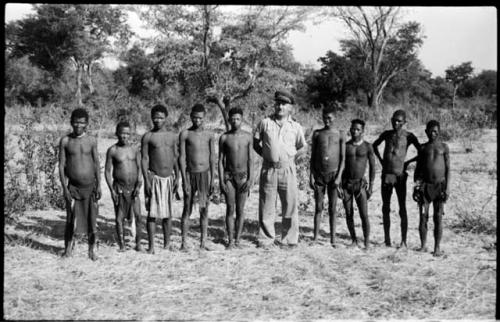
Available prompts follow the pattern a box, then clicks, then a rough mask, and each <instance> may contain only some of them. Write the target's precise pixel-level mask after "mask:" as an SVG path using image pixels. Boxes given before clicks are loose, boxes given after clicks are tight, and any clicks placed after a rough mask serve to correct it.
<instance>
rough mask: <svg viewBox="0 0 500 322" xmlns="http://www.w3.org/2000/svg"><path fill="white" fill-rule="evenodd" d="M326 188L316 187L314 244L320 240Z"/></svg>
mask: <svg viewBox="0 0 500 322" xmlns="http://www.w3.org/2000/svg"><path fill="white" fill-rule="evenodd" d="M325 188H326V187H325V186H322V185H317V184H315V185H314V203H315V211H314V236H313V242H317V241H318V238H319V228H320V225H321V217H322V216H323V208H324V205H323V201H324V199H325V190H326V189H325Z"/></svg>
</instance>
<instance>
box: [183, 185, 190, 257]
mask: <svg viewBox="0 0 500 322" xmlns="http://www.w3.org/2000/svg"><path fill="white" fill-rule="evenodd" d="M192 211H193V192H191V194H190V195H184V209H183V210H182V218H181V230H182V243H181V250H186V249H187V245H186V239H187V232H188V230H189V216H191V212H192Z"/></svg>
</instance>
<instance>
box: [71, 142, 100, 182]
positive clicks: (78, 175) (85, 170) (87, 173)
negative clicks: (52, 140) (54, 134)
mask: <svg viewBox="0 0 500 322" xmlns="http://www.w3.org/2000/svg"><path fill="white" fill-rule="evenodd" d="M63 140H64V142H63V148H64V154H65V157H66V164H65V167H64V172H65V174H66V176H67V177H68V179H69V182H71V183H73V184H74V185H76V186H84V185H89V184H91V183H93V182H95V181H96V175H95V174H96V169H95V163H94V156H93V152H92V149H93V148H94V147H95V143H96V142H95V139H94V138H92V137H90V136H88V135H85V136H83V137H81V138H76V137H73V136H72V135H68V136H67V137H66V138H65V139H63Z"/></svg>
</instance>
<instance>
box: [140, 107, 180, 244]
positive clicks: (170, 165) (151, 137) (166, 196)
mask: <svg viewBox="0 0 500 322" xmlns="http://www.w3.org/2000/svg"><path fill="white" fill-rule="evenodd" d="M167 116H168V111H167V108H166V107H165V106H164V105H161V104H157V105H155V106H153V108H152V109H151V120H152V121H153V129H152V130H151V131H149V132H146V133H145V134H144V135H143V137H142V141H141V155H142V161H141V166H142V175H143V176H144V193H145V196H146V200H145V201H146V202H145V205H146V210H147V211H148V218H147V231H148V241H149V248H148V250H147V252H148V253H150V254H154V253H155V251H154V237H155V231H156V220H157V219H161V224H162V228H163V247H164V249H169V247H170V234H171V231H172V220H173V213H172V196H173V194H174V193H175V192H176V191H177V187H178V185H179V170H178V165H177V146H178V143H177V135H176V134H175V133H173V132H171V131H168V130H167V129H166V121H167Z"/></svg>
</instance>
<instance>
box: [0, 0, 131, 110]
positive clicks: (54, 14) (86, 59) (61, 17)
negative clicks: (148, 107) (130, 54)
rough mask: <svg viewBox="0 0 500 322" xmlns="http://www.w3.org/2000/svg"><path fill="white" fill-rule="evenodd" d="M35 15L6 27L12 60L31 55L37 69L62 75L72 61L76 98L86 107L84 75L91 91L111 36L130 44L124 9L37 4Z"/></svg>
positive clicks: (100, 6) (102, 6)
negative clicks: (84, 103) (95, 67)
mask: <svg viewBox="0 0 500 322" xmlns="http://www.w3.org/2000/svg"><path fill="white" fill-rule="evenodd" d="M34 10H35V14H31V15H29V16H28V17H27V18H25V19H22V20H18V21H14V22H11V23H9V24H8V25H7V27H6V34H7V37H6V38H8V39H9V41H7V46H8V47H9V53H10V55H11V56H12V57H22V56H28V58H29V59H30V61H31V62H32V63H34V64H35V65H36V66H39V67H41V68H43V69H44V70H46V71H48V72H51V73H53V74H54V75H55V76H56V77H59V76H61V75H62V73H63V71H64V68H65V66H66V64H67V63H68V62H71V63H72V64H73V67H74V70H75V72H76V82H77V85H76V93H75V97H76V100H77V102H78V104H79V105H82V76H83V75H85V76H86V83H87V86H88V90H89V92H90V93H91V94H92V93H93V92H94V86H93V83H92V71H93V65H94V64H95V63H96V62H97V61H98V60H99V59H100V58H102V57H103V56H104V53H106V52H107V51H109V50H110V45H111V41H112V39H111V37H115V38H116V39H119V40H120V41H123V42H126V41H127V40H128V38H129V36H130V34H131V32H130V30H129V27H128V25H127V24H126V23H125V19H126V16H125V14H124V12H122V10H121V9H119V8H116V7H111V6H110V5H69V4H39V5H34Z"/></svg>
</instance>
